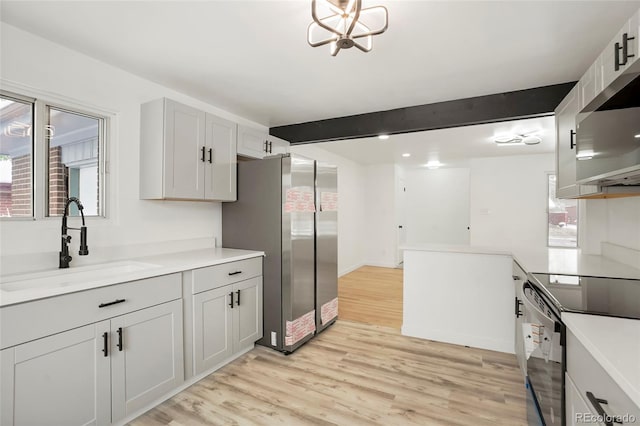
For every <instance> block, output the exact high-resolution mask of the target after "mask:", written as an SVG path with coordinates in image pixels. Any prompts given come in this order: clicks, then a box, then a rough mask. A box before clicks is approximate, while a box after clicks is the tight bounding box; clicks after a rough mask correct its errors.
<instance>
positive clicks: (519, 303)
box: [516, 296, 522, 318]
mask: <svg viewBox="0 0 640 426" xmlns="http://www.w3.org/2000/svg"><path fill="white" fill-rule="evenodd" d="M520 305H522V301H520V299H518V296H516V318H520V317H521V316H522V311H521V310H520Z"/></svg>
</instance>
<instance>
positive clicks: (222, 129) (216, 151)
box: [204, 114, 238, 201]
mask: <svg viewBox="0 0 640 426" xmlns="http://www.w3.org/2000/svg"><path fill="white" fill-rule="evenodd" d="M237 134H238V126H237V125H236V123H234V122H232V121H229V120H225V119H222V118H220V117H216V116H215V115H211V114H207V130H206V146H207V148H206V158H205V159H206V163H205V174H204V175H205V189H204V198H205V199H206V200H216V201H235V200H236V166H237V153H236V143H237V141H236V139H237Z"/></svg>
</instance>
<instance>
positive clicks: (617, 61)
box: [614, 42, 624, 71]
mask: <svg viewBox="0 0 640 426" xmlns="http://www.w3.org/2000/svg"><path fill="white" fill-rule="evenodd" d="M614 49H615V50H616V54H615V55H614V56H615V58H614V60H615V63H614V69H615V70H616V71H618V70H620V67H621V66H622V65H624V64H623V63H622V62H620V51H621V50H622V47H621V46H620V43H617V42H616V44H615V46H614Z"/></svg>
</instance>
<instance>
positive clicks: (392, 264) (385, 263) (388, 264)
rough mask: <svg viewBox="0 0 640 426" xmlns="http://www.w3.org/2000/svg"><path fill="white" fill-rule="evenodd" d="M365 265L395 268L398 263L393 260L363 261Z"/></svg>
mask: <svg viewBox="0 0 640 426" xmlns="http://www.w3.org/2000/svg"><path fill="white" fill-rule="evenodd" d="M364 264H365V265H367V266H378V267H380V268H397V267H398V264H396V263H395V262H365V263H364Z"/></svg>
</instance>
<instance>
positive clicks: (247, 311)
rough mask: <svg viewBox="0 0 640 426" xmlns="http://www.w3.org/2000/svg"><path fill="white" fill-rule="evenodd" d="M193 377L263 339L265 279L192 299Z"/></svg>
mask: <svg viewBox="0 0 640 426" xmlns="http://www.w3.org/2000/svg"><path fill="white" fill-rule="evenodd" d="M193 318H194V322H193V335H194V338H193V340H194V341H193V345H194V347H193V350H194V374H196V375H197V374H201V373H203V372H205V371H207V370H210V369H212V368H214V367H216V366H218V365H220V364H221V363H222V362H223V361H225V360H227V359H229V358H230V357H232V356H233V355H234V354H235V353H238V352H241V351H244V350H246V349H248V348H251V347H252V346H253V345H254V343H255V342H256V340H258V339H260V338H261V337H262V276H258V277H254V278H250V279H247V280H244V281H240V282H237V283H234V284H230V285H226V286H223V287H220V288H215V289H212V290H208V291H204V292H202V293H198V294H195V295H193Z"/></svg>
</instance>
